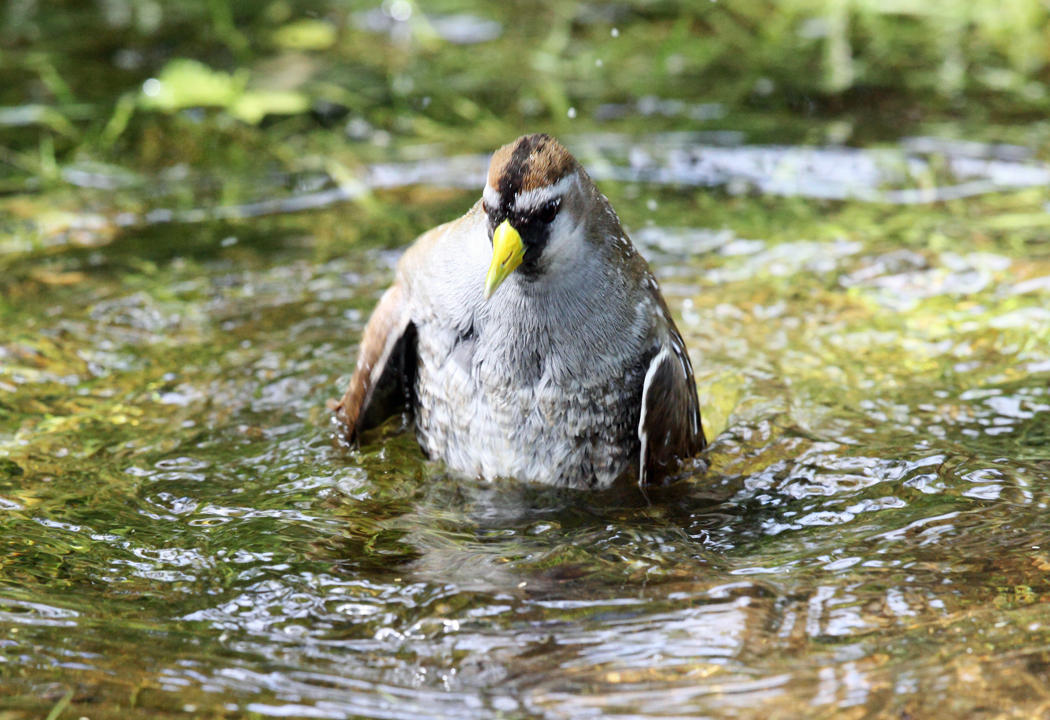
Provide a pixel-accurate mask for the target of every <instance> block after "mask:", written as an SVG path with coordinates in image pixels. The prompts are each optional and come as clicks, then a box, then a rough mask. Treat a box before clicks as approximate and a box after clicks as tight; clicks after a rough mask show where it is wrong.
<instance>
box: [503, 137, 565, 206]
mask: <svg viewBox="0 0 1050 720" xmlns="http://www.w3.org/2000/svg"><path fill="white" fill-rule="evenodd" d="M575 166H576V160H575V159H574V158H573V157H572V155H570V154H569V151H568V150H566V149H565V148H564V147H563V146H562V144H561V143H559V142H558V141H557V140H555V139H554V138H552V137H551V136H550V135H546V134H543V133H537V134H535V135H524V136H522V137H520V138H518V139H517V140H515V141H514V142H512V143H509V144H507V145H504V146H503V147H501V148H500V149H499V150H497V151H496V152H495V153H494V154H493V156H492V162H491V163H490V164H489V176H488V183H489V185H490V186H491V187H493V188H495V189H496V190H497V191H498V192H499V194H500V196H501V197H503V198H506V199H509V198H512V197H513V196H514V195H517V194H518V193H519V192H525V191H528V190H534V189H536V188H539V187H546V186H548V185H553V184H554V183H556V182H558V180H560V179H561V178H563V177H564V176H565V175H566V173H568V172H569V171H570V170H572V169H573V168H574V167H575Z"/></svg>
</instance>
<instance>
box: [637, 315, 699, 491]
mask: <svg viewBox="0 0 1050 720" xmlns="http://www.w3.org/2000/svg"><path fill="white" fill-rule="evenodd" d="M668 322H670V321H668ZM669 331H670V332H669V333H668V337H667V338H666V340H665V342H664V343H663V345H662V346H661V347H660V348H659V349H658V350H657V352H656V354H655V355H654V356H653V359H652V360H651V361H650V363H649V369H648V372H646V374H645V383H644V385H643V386H642V411H641V417H640V418H639V420H638V438H639V440H641V457H640V458H639V463H638V465H639V468H640V473H639V477H638V483H639V484H640V485H646V484H649V483H655V482H659V481H660V480H662V479H663V478H665V477H666V476H667V475H669V474H672V473H674V472H675V471H676V470H677V469H678V467H679V465H680V464H681V462H682V461H683V460H688V459H689V458H691V457H693V456H694V455H696V454H697V453H698V452H700V451H701V450H703V449H704V447H705V446H706V445H707V440H706V438H705V437H704V429H703V426H702V425H701V424H700V403H699V401H698V400H697V397H696V382H695V381H694V380H693V366H692V364H691V363H690V362H689V355H688V354H687V353H686V351H685V344H684V343H683V342H682V336H681V335H679V334H678V329H677V328H676V327H675V326H674V324H673V323H672V324H671V325H670V327H669Z"/></svg>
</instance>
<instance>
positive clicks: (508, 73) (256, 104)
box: [0, 0, 1050, 720]
mask: <svg viewBox="0 0 1050 720" xmlns="http://www.w3.org/2000/svg"><path fill="white" fill-rule="evenodd" d="M1048 20H1050V5H1048V4H1047V2H1045V0H997V1H995V2H992V1H991V0H972V1H971V2H951V1H948V0H930V1H926V2H919V1H918V0H882V1H880V2H876V1H875V0H781V1H779V2H774V1H772V0H733V1H726V0H714V1H709V0H700V1H699V2H673V1H670V0H667V1H662V0H652V1H647V0H635V1H631V0H624V1H623V2H599V1H595V2H587V3H568V2H530V3H523V2H507V3H482V2H466V1H463V2H459V1H453V0H450V1H447V2H445V1H440V0H435V1H434V2H426V3H422V2H414V1H413V0H386V1H385V2H381V3H377V2H350V1H346V2H338V1H336V0H330V1H321V0H319V1H317V2H310V1H306V0H304V1H301V2H291V1H289V0H273V1H265V0H264V1H262V2H259V1H256V0H181V1H179V2H173V1H172V2H168V1H164V2H161V1H158V0H93V1H92V0H78V1H66V0H47V1H46V2H45V1H44V0H7V1H6V2H5V3H4V4H3V5H2V6H0V546H2V548H0V720H15V719H19V720H20V719H22V718H38V717H46V718H48V720H57V718H60V717H61V718H65V717H81V716H89V717H91V718H139V717H141V718H146V717H149V718H154V717H168V716H183V717H185V716H191V717H216V718H218V717H230V718H232V717H315V718H317V717H320V718H349V717H354V718H358V717H370V718H371V717H375V718H438V717H449V718H479V720H480V719H482V718H484V719H486V720H487V719H489V718H494V717H506V718H525V717H529V718H531V717H542V718H569V717H572V718H585V717H618V716H622V717H631V718H642V717H699V716H704V717H719V718H797V717H835V718H840V717H847V718H861V717H886V718H902V719H903V718H921V717H948V716H951V717H974V718H1012V717H1025V718H1029V717H1046V716H1050V696H1048V695H1047V691H1046V688H1047V687H1048V686H1050V651H1048V648H1050V611H1048V610H1047V602H1048V601H1050V584H1048V583H1047V581H1046V571H1047V569H1050V520H1047V517H1046V515H1047V513H1046V508H1047V503H1048V502H1050V430H1048V428H1050V309H1048V308H1050V214H1048V209H1050V206H1048V202H1050V164H1048V159H1050V121H1048V120H1047V118H1048V109H1050V67H1048V63H1050V22H1048ZM540 131H542V132H549V133H551V134H554V135H556V136H558V137H559V138H560V139H561V140H563V141H564V142H565V144H566V145H567V146H568V147H569V149H570V150H572V151H573V152H574V153H575V154H576V155H577V157H578V158H579V159H580V160H581V162H583V164H584V165H585V166H586V167H587V169H588V171H589V172H590V173H591V174H592V176H593V177H594V178H595V179H596V180H597V181H598V183H599V185H600V187H601V188H602V190H603V191H604V192H605V193H606V194H608V195H609V197H610V199H611V200H612V201H613V204H614V206H615V207H616V208H617V210H618V212H619V214H620V217H621V219H622V220H623V221H624V223H625V225H626V227H627V228H628V229H629V231H630V233H631V235H632V238H633V239H634V241H635V243H636V244H637V245H638V246H639V247H640V248H641V250H642V252H643V253H644V254H645V255H646V257H647V258H648V259H649V260H650V263H651V264H652V266H653V269H654V271H655V273H656V274H657V276H658V277H659V279H660V282H661V285H662V288H663V291H664V293H665V295H666V297H667V299H668V302H669V304H670V306H671V309H672V313H673V314H674V316H675V318H676V320H677V322H678V324H679V327H680V328H681V330H682V332H683V335H684V337H685V339H686V343H687V345H688V347H689V350H690V354H691V357H692V360H693V365H694V367H695V368H696V375H697V383H698V388H699V392H700V397H701V405H702V409H703V415H704V424H705V427H706V429H707V433H708V437H709V438H712V439H713V440H714V442H713V443H712V446H711V448H710V450H709V451H708V452H707V453H706V456H705V457H706V460H707V462H708V463H709V464H710V469H709V470H708V471H707V472H706V473H698V474H696V475H695V476H692V477H687V478H684V479H683V480H681V481H680V482H678V483H676V484H674V485H672V486H671V487H668V488H657V489H653V490H652V491H651V492H650V493H648V494H642V493H639V492H637V491H635V490H631V489H627V490H624V491H623V492H613V493H609V494H603V495H581V494H577V493H562V492H557V491H553V490H547V489H541V488H533V487H527V486H521V485H519V484H516V483H514V482H511V481H508V482H499V483H492V484H485V483H480V482H476V481H473V480H471V479H469V478H462V477H454V476H449V475H447V474H446V473H445V472H444V471H443V470H442V469H441V468H440V467H436V466H434V465H431V464H428V463H426V462H425V461H424V460H423V458H422V457H421V455H420V453H419V450H418V448H417V447H416V444H415V441H414V439H413V438H412V437H411V434H410V433H408V434H406V433H401V434H398V433H397V432H396V427H388V428H386V429H385V430H384V431H382V432H380V433H379V434H378V435H377V437H376V438H375V439H373V440H372V441H370V442H369V443H366V445H365V446H363V447H362V448H360V449H359V450H355V451H352V452H351V451H345V450H340V449H336V448H334V447H333V445H332V442H331V433H332V430H331V427H330V424H329V416H328V412H327V411H326V410H325V407H324V403H325V400H326V399H328V398H331V397H337V396H338V395H339V394H340V393H341V391H342V388H343V386H344V385H345V383H346V381H347V379H348V377H349V374H350V372H351V370H352V361H353V358H354V356H355V353H356V348H357V342H358V339H359V337H360V333H361V331H362V328H363V326H364V323H365V321H366V320H367V317H368V314H369V312H370V311H371V309H372V307H373V306H374V303H375V301H376V299H377V298H378V296H379V294H380V293H381V292H382V290H383V289H384V288H385V287H386V285H387V284H388V283H389V282H390V278H391V275H392V268H393V264H394V263H395V262H396V260H397V257H398V256H399V253H400V251H401V249H402V248H404V247H405V246H406V245H407V244H408V243H409V242H410V241H411V240H412V239H413V238H414V237H415V236H416V235H418V234H419V233H421V232H422V231H424V230H426V229H428V228H430V227H432V226H434V225H436V224H438V223H440V222H443V221H446V220H449V219H452V218H454V217H456V216H458V215H460V214H462V213H463V212H464V211H465V210H466V209H467V208H468V207H470V206H471V205H472V204H473V203H474V202H475V201H476V199H477V197H478V196H479V193H480V188H481V185H482V183H483V178H484V170H485V167H486V165H487V157H488V153H490V152H491V151H492V150H493V149H494V148H496V147H498V146H500V145H502V144H504V143H506V142H509V141H510V140H512V139H513V138H515V137H516V136H518V135H519V134H522V133H525V132H540Z"/></svg>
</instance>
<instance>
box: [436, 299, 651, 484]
mask: <svg viewBox="0 0 1050 720" xmlns="http://www.w3.org/2000/svg"><path fill="white" fill-rule="evenodd" d="M495 300H496V298H495V297H494V298H493V301H494V302H492V303H491V304H486V305H479V306H478V308H477V313H476V315H475V318H474V321H473V322H472V323H470V325H469V330H468V331H466V332H464V331H462V330H452V329H449V328H448V327H447V326H444V325H443V324H441V323H440V322H437V321H434V322H429V323H427V322H424V323H422V324H421V325H420V326H419V328H418V330H419V340H418V343H419V344H418V350H419V372H418V375H417V388H416V396H417V402H418V407H417V412H416V431H417V436H418V438H419V442H420V444H421V445H422V447H423V448H424V450H425V451H426V452H427V454H428V456H430V457H431V458H433V459H440V460H443V461H444V462H445V463H446V464H448V465H449V466H450V467H451V468H453V469H455V470H458V471H461V472H465V473H469V474H475V475H479V476H482V477H485V478H495V477H514V478H517V479H520V480H526V481H532V482H539V483H546V484H555V485H564V486H570V487H595V486H607V485H609V484H611V483H612V482H613V481H614V480H615V479H616V478H617V477H619V476H621V475H622V474H624V473H626V472H633V466H634V463H635V462H636V458H637V455H638V442H639V441H638V434H637V425H638V417H639V407H640V401H641V389H642V384H643V380H644V375H645V364H646V362H647V360H648V359H647V358H646V357H644V352H643V350H642V347H641V335H642V334H643V333H641V332H639V330H640V328H635V327H631V326H629V325H628V326H624V327H623V328H620V329H619V331H618V332H617V333H613V336H612V337H610V330H609V328H608V327H604V329H603V330H602V333H601V334H598V333H596V332H595V331H594V330H593V328H592V329H591V330H589V331H588V330H586V329H585V326H597V325H598V324H599V323H598V322H594V323H592V322H589V321H590V320H592V318H587V317H582V322H580V323H575V322H573V320H572V318H567V317H566V316H565V314H564V313H559V312H557V311H556V308H552V307H550V304H549V301H550V296H549V295H548V297H547V298H544V303H545V304H544V305H543V306H542V307H535V306H533V303H534V302H535V298H529V297H527V296H526V294H524V293H521V292H520V288H517V289H515V290H513V291H511V292H507V293H505V294H504V296H503V297H502V299H501V300H500V301H499V302H495ZM576 312H577V313H579V309H578V308H577V309H576ZM632 314H633V313H632ZM599 322H600V321H599ZM587 333H590V334H591V336H588V335H587Z"/></svg>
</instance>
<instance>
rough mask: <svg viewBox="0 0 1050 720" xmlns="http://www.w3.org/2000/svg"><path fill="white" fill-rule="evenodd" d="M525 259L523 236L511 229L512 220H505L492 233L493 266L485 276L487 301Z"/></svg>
mask: <svg viewBox="0 0 1050 720" xmlns="http://www.w3.org/2000/svg"><path fill="white" fill-rule="evenodd" d="M524 257H525V244H524V243H523V242H522V241H521V235H520V234H519V233H518V231H517V230H515V229H514V228H513V227H511V224H510V220H504V221H503V222H501V223H500V225H499V227H498V228H496V232H494V233H492V264H491V265H489V273H488V275H486V276H485V299H486V300H488V299H489V298H490V297H492V293H494V292H496V288H498V287H499V286H500V284H502V283H503V281H504V280H506V279H507V276H508V275H510V274H511V273H512V272H514V270H515V269H517V267H518V265H521V260H522V258H524Z"/></svg>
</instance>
